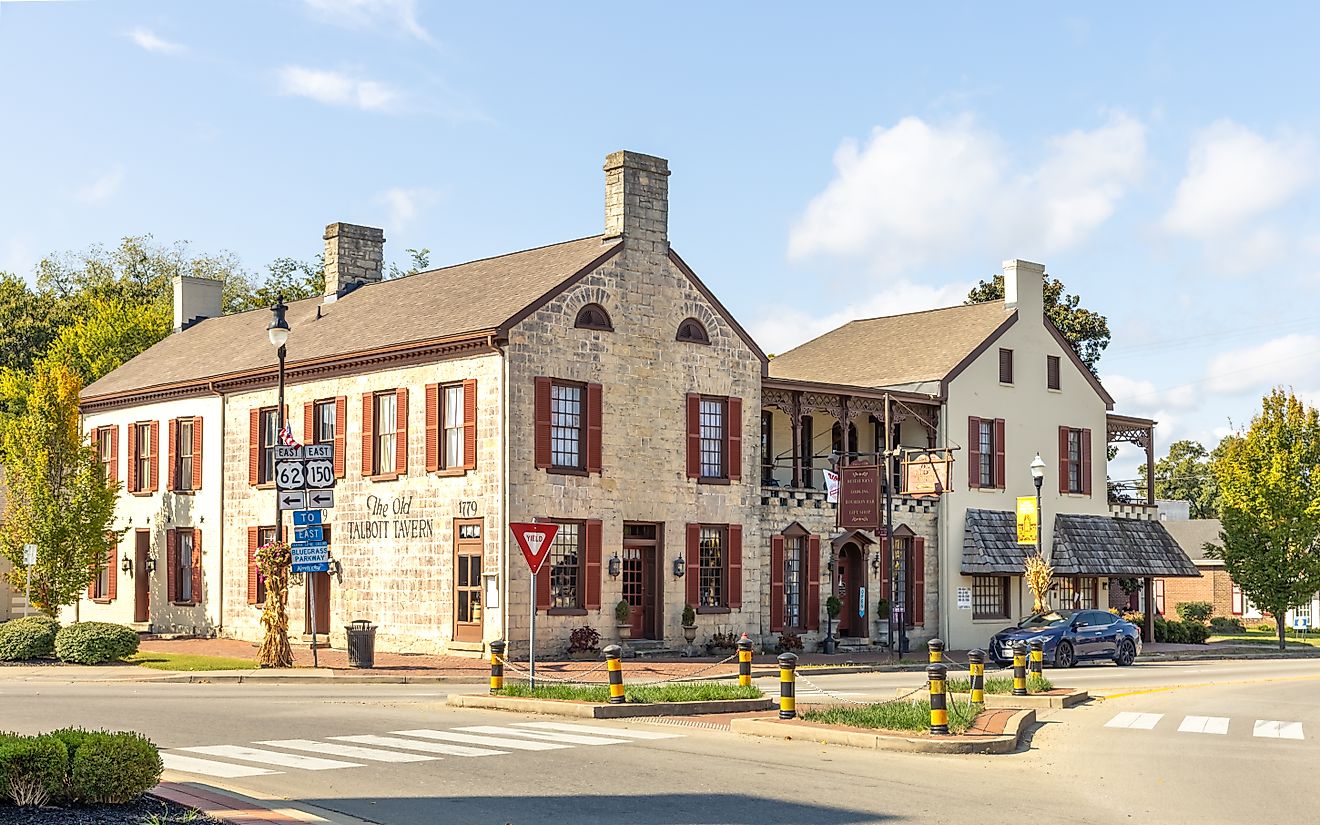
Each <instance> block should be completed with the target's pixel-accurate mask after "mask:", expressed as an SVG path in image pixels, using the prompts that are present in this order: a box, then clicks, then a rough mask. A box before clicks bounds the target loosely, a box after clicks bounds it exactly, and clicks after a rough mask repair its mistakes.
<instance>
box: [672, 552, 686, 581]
mask: <svg viewBox="0 0 1320 825" xmlns="http://www.w3.org/2000/svg"><path fill="white" fill-rule="evenodd" d="M686 572H687V559H685V558H683V557H682V556H679V557H678V558H676V559H674V578H676V579H681V578H683V574H684V573H686Z"/></svg>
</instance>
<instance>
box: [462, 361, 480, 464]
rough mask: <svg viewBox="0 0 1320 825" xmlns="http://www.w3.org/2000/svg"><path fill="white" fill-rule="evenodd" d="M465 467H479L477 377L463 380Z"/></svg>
mask: <svg viewBox="0 0 1320 825" xmlns="http://www.w3.org/2000/svg"><path fill="white" fill-rule="evenodd" d="M463 469H464V470H475V469H477V379H475V378H469V379H467V380H466V381H464V382H463Z"/></svg>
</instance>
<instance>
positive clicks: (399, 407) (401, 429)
mask: <svg viewBox="0 0 1320 825" xmlns="http://www.w3.org/2000/svg"><path fill="white" fill-rule="evenodd" d="M394 424H395V427H394V472H396V473H398V474H399V475H401V476H403V475H407V474H408V388H407V387H399V388H398V389H397V390H395V391H394Z"/></svg>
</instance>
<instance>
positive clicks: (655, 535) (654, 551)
mask: <svg viewBox="0 0 1320 825" xmlns="http://www.w3.org/2000/svg"><path fill="white" fill-rule="evenodd" d="M661 541H662V539H661V527H660V525H658V524H625V525H624V527H623V556H622V558H623V598H624V599H626V600H627V602H628V606H629V611H628V621H629V624H631V625H632V637H633V638H634V639H656V640H659V639H661V638H663V635H664V634H663V631H662V628H663V627H664V619H663V617H662V616H661V615H660V612H661V604H662V599H661V591H660V588H661V586H662V582H661V578H660V575H659V574H660V563H659V559H660V552H661V547H660V545H661Z"/></svg>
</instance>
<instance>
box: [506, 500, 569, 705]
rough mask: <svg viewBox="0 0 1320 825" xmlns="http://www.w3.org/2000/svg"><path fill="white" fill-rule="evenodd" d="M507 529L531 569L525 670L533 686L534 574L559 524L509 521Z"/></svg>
mask: <svg viewBox="0 0 1320 825" xmlns="http://www.w3.org/2000/svg"><path fill="white" fill-rule="evenodd" d="M509 529H510V530H512V531H513V538H514V540H515V541H517V542H518V547H519V549H521V550H522V552H523V557H524V558H526V559H527V567H528V569H530V570H531V571H532V575H531V576H529V577H528V581H529V582H530V583H531V589H530V590H529V591H528V594H527V595H528V599H527V601H528V614H529V616H530V618H531V621H530V623H529V625H528V633H527V670H528V672H529V674H530V675H529V676H528V679H527V683H528V685H530V686H531V687H533V688H534V687H536V574H537V573H538V572H540V570H541V567H542V565H544V564H545V560H546V558H547V557H549V555H550V546H551V545H552V544H554V543H555V536H556V535H558V534H559V525H558V524H548V523H537V522H532V523H528V522H510V523H509Z"/></svg>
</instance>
